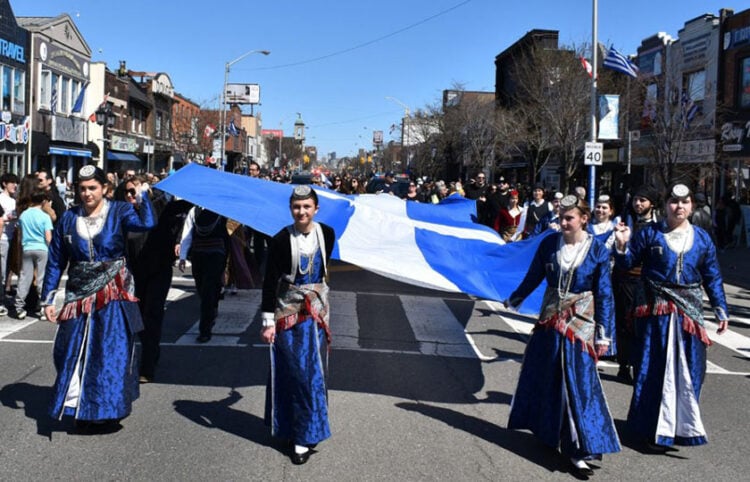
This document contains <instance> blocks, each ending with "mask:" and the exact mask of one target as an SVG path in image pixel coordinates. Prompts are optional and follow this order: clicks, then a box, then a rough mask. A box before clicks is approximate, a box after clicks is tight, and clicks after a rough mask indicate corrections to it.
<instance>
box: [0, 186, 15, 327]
mask: <svg viewBox="0 0 750 482" xmlns="http://www.w3.org/2000/svg"><path fill="white" fill-rule="evenodd" d="M0 184H2V192H0V209H2V211H3V213H2V220H1V222H2V231H0V233H1V235H0V316H3V315H6V314H7V313H8V310H7V309H6V308H5V306H4V305H3V302H4V301H5V286H6V275H7V274H8V255H9V254H10V242H11V240H12V239H13V233H14V232H15V231H16V223H17V221H18V217H17V215H16V194H17V191H18V176H16V175H15V174H13V173H9V172H8V173H5V174H3V175H2V177H0ZM8 278H9V277H8Z"/></svg>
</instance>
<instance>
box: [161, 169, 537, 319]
mask: <svg viewBox="0 0 750 482" xmlns="http://www.w3.org/2000/svg"><path fill="white" fill-rule="evenodd" d="M156 188H158V189H161V190H163V191H166V192H168V193H170V194H173V195H175V196H179V197H181V198H184V199H187V200H188V201H190V202H192V203H194V204H197V205H200V206H202V207H204V208H206V209H210V210H212V211H215V212H218V213H220V214H222V215H224V216H226V217H228V218H231V219H234V220H236V221H239V222H240V223H242V224H244V225H246V226H250V227H252V228H253V229H255V230H257V231H260V232H262V233H264V234H267V235H269V236H273V235H274V234H276V233H277V232H278V231H280V230H281V229H282V228H283V227H284V226H286V225H288V224H291V223H292V222H293V221H292V217H291V214H290V212H289V197H290V196H291V194H292V189H293V186H292V185H289V184H281V183H277V182H272V181H267V180H263V179H255V178H252V177H249V176H241V175H238V174H230V173H227V172H223V171H218V170H215V169H209V168H206V167H203V166H199V165H197V164H189V165H187V166H185V167H184V168H182V169H180V170H179V171H177V172H176V173H175V174H173V175H171V176H169V177H168V178H167V179H165V180H164V181H162V182H160V183H158V184H157V185H156ZM315 190H316V191H317V193H318V196H319V198H320V211H319V213H318V214H317V216H316V219H317V220H319V221H320V222H323V223H325V224H328V225H329V226H331V227H333V229H334V231H335V232H336V245H335V247H334V251H333V258H334V259H338V260H341V261H345V262H347V263H351V264H354V265H357V266H359V267H361V268H363V269H366V270H368V271H372V272H374V273H377V274H379V275H382V276H386V277H388V278H391V279H395V280H398V281H401V282H404V283H409V284H412V285H416V286H421V287H424V288H431V289H436V290H441V291H448V292H461V293H466V294H470V295H474V296H477V297H480V298H484V299H489V300H496V301H501V300H504V299H506V298H507V297H508V296H509V295H510V294H511V293H512V292H513V290H514V289H515V288H516V287H517V286H518V285H519V284H520V282H521V280H522V279H523V277H524V276H525V275H526V272H527V271H528V267H529V265H530V264H531V260H532V259H533V258H534V254H535V253H536V248H537V246H538V245H539V242H540V241H541V240H542V239H543V238H544V237H545V235H541V236H536V237H534V238H531V239H529V240H527V241H522V242H517V243H511V244H505V243H503V241H502V239H501V238H500V236H499V235H498V234H497V233H496V232H495V231H493V230H492V229H490V228H488V227H486V226H483V225H481V224H477V223H475V222H474V219H475V218H476V203H475V202H474V201H471V200H468V199H465V198H463V197H461V196H458V195H456V196H451V197H449V198H448V199H446V200H444V201H443V202H441V203H440V204H438V205H433V204H421V203H414V202H406V201H404V200H402V199H399V198H397V197H395V196H391V195H383V194H381V195H375V194H363V195H359V196H346V195H342V194H339V193H336V192H333V191H330V190H328V189H325V188H318V187H316V188H315ZM549 232H550V233H551V232H552V231H549ZM544 288H545V286H544V284H543V285H542V286H540V287H539V288H538V289H537V290H536V291H535V292H534V294H533V295H532V296H530V297H529V298H527V300H526V302H525V303H524V305H523V306H522V309H521V311H522V312H524V313H536V312H538V310H539V305H540V304H541V299H542V294H543V292H544Z"/></svg>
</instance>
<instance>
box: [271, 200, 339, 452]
mask: <svg viewBox="0 0 750 482" xmlns="http://www.w3.org/2000/svg"><path fill="white" fill-rule="evenodd" d="M289 206H290V210H291V212H292V217H293V218H294V224H292V225H290V226H287V227H286V228H284V229H282V230H281V231H279V232H278V233H277V234H276V236H274V237H273V238H272V239H271V240H270V242H269V245H268V261H267V265H266V276H265V279H264V281H263V301H262V311H263V330H262V331H261V338H262V339H263V341H264V342H266V343H270V344H271V375H270V378H269V384H268V387H267V392H266V393H267V397H266V423H268V424H269V425H270V426H271V434H272V435H273V436H274V437H277V438H280V439H283V440H287V441H289V442H290V443H291V444H292V445H293V447H292V448H291V453H290V457H291V459H292V462H293V463H295V464H297V465H301V464H304V463H305V462H307V460H308V459H309V457H310V455H311V454H312V452H313V450H312V449H313V448H314V447H315V446H316V445H317V444H318V442H321V441H323V440H325V439H327V438H328V437H330V436H331V430H330V427H329V424H328V399H327V392H326V381H325V368H324V362H323V353H322V350H324V349H325V348H324V347H327V346H330V345H329V344H330V331H329V329H328V313H329V311H328V285H327V284H326V274H327V273H328V271H327V269H326V266H327V263H328V261H329V260H330V257H331V253H332V252H333V244H334V242H335V235H334V232H333V229H332V228H331V227H329V226H326V225H325V224H321V223H317V222H315V221H314V220H313V218H314V217H315V214H316V213H317V212H318V196H317V194H316V193H315V191H314V190H312V189H311V188H310V187H309V186H297V187H296V188H295V189H294V192H293V193H292V196H291V198H290V200H289ZM326 353H327V352H326Z"/></svg>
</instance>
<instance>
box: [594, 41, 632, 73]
mask: <svg viewBox="0 0 750 482" xmlns="http://www.w3.org/2000/svg"><path fill="white" fill-rule="evenodd" d="M602 64H603V65H604V66H605V67H608V68H610V69H612V70H616V71H618V72H621V73H623V74H625V75H629V76H631V77H633V78H638V67H636V66H635V64H634V63H633V62H631V61H630V60H628V58H627V57H625V56H624V55H622V54H621V53H620V52H618V51H617V50H615V48H614V47H610V48H609V52H607V56H606V57H604V61H603V62H602Z"/></svg>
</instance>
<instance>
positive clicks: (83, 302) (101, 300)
mask: <svg viewBox="0 0 750 482" xmlns="http://www.w3.org/2000/svg"><path fill="white" fill-rule="evenodd" d="M132 285H133V281H132V275H131V274H130V271H128V269H127V267H125V266H124V265H123V267H122V268H121V269H120V270H119V271H118V272H117V274H115V276H114V277H113V278H112V279H111V280H109V282H108V283H107V284H106V285H104V287H102V288H101V289H100V290H99V291H97V292H95V293H92V294H90V295H89V296H86V297H84V298H81V299H78V300H74V301H71V302H69V303H66V304H65V305H64V306H63V307H62V309H61V310H60V313H59V314H58V316H57V319H58V320H60V321H65V320H70V319H72V318H75V317H77V316H79V315H81V314H82V313H87V314H88V313H91V312H92V311H95V310H99V309H101V308H102V307H104V306H105V305H106V304H107V303H109V302H110V301H133V302H137V301H138V298H136V296H135V295H134V294H132V293H130V292H129V290H128V289H127V287H128V286H132Z"/></svg>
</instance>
